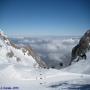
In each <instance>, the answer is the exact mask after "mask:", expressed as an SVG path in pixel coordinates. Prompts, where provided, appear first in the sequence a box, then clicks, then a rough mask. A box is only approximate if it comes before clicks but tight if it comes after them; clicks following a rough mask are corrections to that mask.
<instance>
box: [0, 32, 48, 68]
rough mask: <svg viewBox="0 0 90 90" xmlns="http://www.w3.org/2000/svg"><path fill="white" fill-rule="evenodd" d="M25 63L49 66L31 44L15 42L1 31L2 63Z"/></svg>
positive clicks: (27, 64) (0, 49)
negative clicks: (17, 44) (18, 44)
mask: <svg viewBox="0 0 90 90" xmlns="http://www.w3.org/2000/svg"><path fill="white" fill-rule="evenodd" d="M2 63H12V64H23V65H26V66H31V67H34V66H36V67H39V66H40V67H47V66H46V64H45V63H44V61H42V60H41V58H40V57H39V56H38V55H36V54H35V53H34V52H33V50H32V48H31V47H30V46H26V47H21V46H16V45H15V44H13V43H12V42H11V41H10V40H9V38H8V37H7V36H6V35H5V34H4V33H3V32H2V31H1V32H0V64H2Z"/></svg>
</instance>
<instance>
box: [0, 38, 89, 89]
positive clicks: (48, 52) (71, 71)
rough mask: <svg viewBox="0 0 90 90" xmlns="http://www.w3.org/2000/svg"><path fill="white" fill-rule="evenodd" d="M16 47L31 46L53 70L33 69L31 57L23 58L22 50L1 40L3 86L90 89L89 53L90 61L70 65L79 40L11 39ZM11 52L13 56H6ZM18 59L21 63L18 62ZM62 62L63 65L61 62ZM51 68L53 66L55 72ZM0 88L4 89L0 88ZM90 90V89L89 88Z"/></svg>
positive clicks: (1, 82) (1, 81) (0, 65)
mask: <svg viewBox="0 0 90 90" xmlns="http://www.w3.org/2000/svg"><path fill="white" fill-rule="evenodd" d="M11 40H12V42H14V43H16V44H17V45H21V46H23V45H31V46H32V47H33V50H34V51H36V52H37V53H38V55H39V56H41V57H42V59H43V60H44V61H45V62H46V63H47V64H48V66H49V67H50V69H42V68H39V67H34V65H35V63H36V61H35V60H34V59H33V58H32V56H27V55H23V53H22V51H21V49H15V48H13V47H11V46H8V45H6V44H5V42H3V41H2V40H1V39H0V45H1V46H2V47H0V86H2V88H3V87H17V90H70V89H71V90H72V89H73V88H74V89H76V90H78V89H79V90H85V87H87V88H90V60H89V58H90V52H88V53H87V60H84V59H83V60H80V61H79V62H73V63H72V65H71V66H69V65H68V64H69V62H70V57H71V50H72V47H74V46H75V45H76V44H77V43H78V41H79V37H47V38H46V37H39V38H23V39H22V38H11ZM10 50H12V51H13V52H14V57H12V58H8V57H7V56H6V53H7V52H9V51H10ZM15 56H16V57H17V56H18V57H19V58H20V59H21V61H20V62H17V61H16V57H15ZM60 62H62V63H63V66H60V65H59V63H60ZM51 67H54V69H52V68H51ZM0 88H1V87H0ZM88 90H89V89H88Z"/></svg>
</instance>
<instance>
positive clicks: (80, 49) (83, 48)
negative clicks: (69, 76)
mask: <svg viewBox="0 0 90 90" xmlns="http://www.w3.org/2000/svg"><path fill="white" fill-rule="evenodd" d="M89 43H90V30H88V31H87V32H85V34H84V35H83V36H82V37H81V39H80V41H79V43H78V44H77V45H76V46H75V47H73V49H72V53H71V62H70V64H71V63H72V61H73V60H74V59H76V58H77V57H78V59H77V61H78V60H80V58H82V59H86V53H87V51H88V50H89V49H90V45H89Z"/></svg>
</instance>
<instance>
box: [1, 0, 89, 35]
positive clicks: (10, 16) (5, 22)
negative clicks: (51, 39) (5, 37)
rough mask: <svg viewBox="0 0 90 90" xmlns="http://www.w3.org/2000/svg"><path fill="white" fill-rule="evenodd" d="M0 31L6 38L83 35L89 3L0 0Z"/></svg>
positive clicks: (64, 0)
mask: <svg viewBox="0 0 90 90" xmlns="http://www.w3.org/2000/svg"><path fill="white" fill-rule="evenodd" d="M0 28H2V29H3V31H4V32H6V33H7V34H9V35H13V34H21V35H25V36H26V35H31V36H42V35H44V36H45V35H54V36H56V35H58V36H59V35H60V36H61V35H82V34H83V33H84V32H85V31H86V30H87V29H90V0H0Z"/></svg>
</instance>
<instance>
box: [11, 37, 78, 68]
mask: <svg viewBox="0 0 90 90" xmlns="http://www.w3.org/2000/svg"><path fill="white" fill-rule="evenodd" d="M11 39H12V41H13V42H14V43H16V44H19V45H30V46H32V48H33V50H34V51H35V52H37V54H38V55H39V56H40V57H41V58H42V59H43V60H44V61H45V62H46V63H47V64H48V66H49V67H53V68H57V69H60V68H63V67H66V66H68V65H69V63H70V58H71V51H72V48H73V47H74V46H75V45H76V44H77V43H78V41H79V39H80V37H75V36H72V37H71V36H57V37H55V36H51V37H22V38H21V37H20V38H19V37H18V38H11ZM61 63H63V66H62V65H61Z"/></svg>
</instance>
